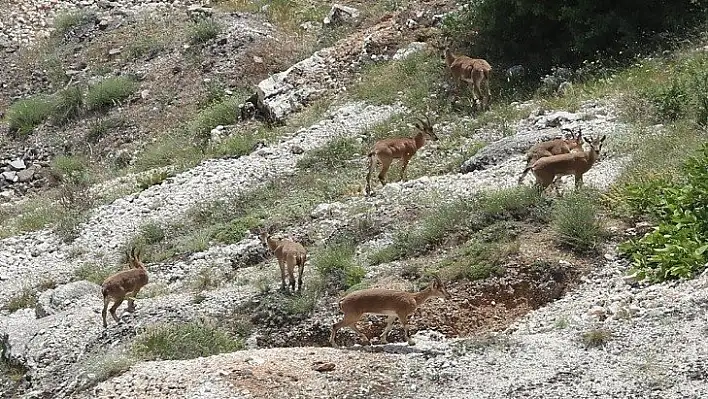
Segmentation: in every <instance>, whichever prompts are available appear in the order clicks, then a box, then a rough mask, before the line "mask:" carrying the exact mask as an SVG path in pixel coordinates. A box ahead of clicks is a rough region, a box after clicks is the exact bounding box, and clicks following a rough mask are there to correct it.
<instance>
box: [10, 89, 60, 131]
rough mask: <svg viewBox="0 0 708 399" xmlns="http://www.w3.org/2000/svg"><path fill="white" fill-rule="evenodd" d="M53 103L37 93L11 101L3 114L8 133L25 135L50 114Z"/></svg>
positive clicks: (48, 98)
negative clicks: (5, 113)
mask: <svg viewBox="0 0 708 399" xmlns="http://www.w3.org/2000/svg"><path fill="white" fill-rule="evenodd" d="M53 108H54V107H53V103H52V101H51V98H50V97H48V96H43V95H38V96H34V97H30V98H27V99H24V100H19V101H17V102H15V103H13V104H12V105H11V106H10V108H8V110H7V115H6V116H5V118H6V120H7V123H8V128H9V131H10V133H12V134H15V133H18V134H20V135H21V136H27V135H29V134H30V133H32V130H33V129H34V128H35V127H36V126H38V125H39V124H41V123H42V122H44V121H45V120H46V119H47V118H49V117H50V116H51V115H52V111H53Z"/></svg>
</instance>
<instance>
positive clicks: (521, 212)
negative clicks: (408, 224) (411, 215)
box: [369, 186, 547, 264]
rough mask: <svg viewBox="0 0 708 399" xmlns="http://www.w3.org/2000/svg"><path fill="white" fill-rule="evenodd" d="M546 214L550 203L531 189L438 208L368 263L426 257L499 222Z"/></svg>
mask: <svg viewBox="0 0 708 399" xmlns="http://www.w3.org/2000/svg"><path fill="white" fill-rule="evenodd" d="M546 213H547V200H546V199H545V198H544V197H543V196H541V195H540V194H539V193H538V191H537V190H534V189H533V188H531V187H526V186H522V187H513V188H510V189H504V190H496V191H489V192H484V193H481V194H480V195H478V197H477V198H476V199H472V200H458V201H455V202H452V203H450V204H445V205H441V206H439V207H437V208H436V209H435V210H433V211H432V212H430V213H429V214H428V215H426V216H424V217H423V220H421V221H420V222H419V223H418V224H417V227H415V228H407V229H405V230H401V231H399V232H397V233H396V235H395V236H394V242H393V244H391V245H389V246H387V247H384V248H382V249H380V250H378V251H376V252H375V253H373V254H372V255H371V256H370V257H369V261H370V262H371V263H372V264H379V263H385V262H390V261H393V260H396V259H401V258H407V257H412V256H418V255H423V254H426V253H428V252H430V251H431V250H433V249H435V248H437V247H439V246H440V245H442V244H444V243H446V242H453V243H454V242H455V241H459V240H460V239H464V238H466V237H469V236H470V235H471V234H472V233H473V232H475V231H477V230H481V229H483V228H485V227H486V226H489V225H491V224H493V223H496V222H498V221H500V220H528V219H531V221H545V219H546V217H547V216H546Z"/></svg>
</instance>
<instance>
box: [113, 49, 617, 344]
mask: <svg viewBox="0 0 708 399" xmlns="http://www.w3.org/2000/svg"><path fill="white" fill-rule="evenodd" d="M444 57H445V63H446V64H447V67H448V69H449V70H450V72H451V74H452V75H453V77H454V78H455V79H456V80H458V81H459V82H466V83H468V84H470V85H471V86H472V89H473V90H472V94H473V100H475V101H476V100H477V98H480V99H481V105H482V107H483V108H488V107H489V100H490V97H491V92H490V90H489V76H490V72H491V67H490V66H489V63H487V61H485V60H483V59H473V58H470V57H467V56H464V55H455V54H453V53H452V52H451V51H450V50H449V48H447V47H446V48H445V51H444ZM483 87H484V90H483ZM415 127H416V128H417V129H418V133H417V134H416V135H415V136H413V137H399V138H388V139H382V140H379V141H377V142H376V143H375V144H374V146H373V149H372V150H371V152H369V154H368V174H367V176H366V195H370V194H371V174H372V172H373V171H374V170H375V168H376V167H377V166H378V164H381V171H380V173H379V175H378V178H379V181H380V182H381V184H382V186H383V185H385V184H386V180H385V179H386V173H387V172H388V169H389V167H390V165H391V163H392V161H393V160H394V159H400V163H401V176H400V178H401V180H402V181H403V180H405V178H406V177H405V172H406V167H407V165H408V162H409V161H410V160H411V158H412V157H413V156H414V155H415V153H416V152H417V151H418V150H419V149H420V148H421V147H423V145H424V144H425V141H426V138H429V139H431V140H437V139H438V137H437V136H436V135H435V133H434V132H433V123H431V121H430V119H429V118H428V116H427V115H426V116H425V120H423V119H422V118H418V120H417V121H416V123H415ZM583 140H584V141H585V142H587V143H588V144H589V145H590V148H589V149H588V150H587V151H585V150H583ZM604 141H605V136H604V135H603V136H602V137H601V138H594V139H587V138H585V137H582V132H581V131H579V132H578V134H577V136H576V135H575V133H573V132H571V136H570V137H566V138H561V139H554V140H550V141H545V142H541V143H537V144H535V145H534V146H532V147H531V148H530V150H529V151H528V153H527V154H526V167H525V169H524V170H523V172H522V174H521V176H520V177H519V184H522V181H523V179H524V177H525V176H526V174H527V173H528V172H529V171H530V172H532V173H533V175H534V176H535V178H536V184H537V185H538V186H539V188H540V189H541V190H545V189H546V188H547V187H548V186H550V185H551V184H555V183H556V181H557V178H559V177H561V176H565V175H574V176H575V187H576V188H579V187H580V186H581V185H582V182H583V174H585V173H586V172H587V171H588V170H589V169H590V168H591V167H592V165H593V164H594V163H595V161H596V160H597V159H598V157H599V155H600V150H601V148H602V144H603V142H604ZM259 238H260V241H261V243H262V244H263V245H264V246H265V247H267V248H268V249H269V250H270V251H272V252H273V253H274V254H275V257H276V258H277V260H278V265H279V266H280V277H281V288H282V289H283V290H284V291H289V290H293V291H295V289H296V284H295V276H294V273H295V267H296V266H297V268H298V280H297V291H301V289H302V274H303V270H304V267H305V262H306V261H307V250H306V249H305V247H303V246H302V245H301V244H300V243H297V242H294V241H291V240H287V239H282V240H277V239H274V238H273V237H271V236H270V234H269V233H267V232H263V233H261V234H260V235H259ZM125 255H126V258H127V260H128V263H129V265H130V268H129V269H128V270H123V271H121V272H118V273H116V274H114V275H112V276H110V277H108V278H107V279H106V280H105V281H104V282H103V286H102V293H103V311H102V317H103V326H104V327H106V326H107V323H106V313H107V310H108V305H109V304H110V302H111V300H113V306H111V308H110V313H111V316H112V317H113V319H114V320H115V321H116V322H118V321H119V319H118V317H117V316H116V309H117V308H118V307H119V306H120V304H121V303H122V302H123V300H125V299H126V298H128V308H127V309H126V310H127V311H128V312H134V311H135V303H134V300H135V297H136V296H137V294H138V292H139V291H140V289H141V288H142V287H144V286H145V285H146V284H147V283H148V275H147V271H146V269H145V266H144V265H143V263H142V262H141V261H140V254H139V252H138V253H137V254H136V253H135V248H133V249H132V250H131V251H130V252H126V254H125ZM286 272H287V274H288V279H289V284H288V285H286V282H285V277H286ZM431 297H442V298H450V294H449V293H448V292H447V290H446V289H445V286H444V285H443V283H442V282H441V281H440V279H439V278H438V277H433V281H432V282H431V284H429V285H428V286H427V287H426V288H425V289H423V290H422V291H419V292H416V293H411V292H406V291H400V290H389V289H380V288H372V289H363V290H358V291H354V292H351V293H350V294H348V295H346V296H345V297H344V298H342V299H341V300H340V301H339V308H340V309H341V311H342V312H343V313H344V317H343V318H342V320H341V321H339V322H338V323H335V324H334V325H333V326H332V333H331V335H330V339H329V340H330V343H331V344H332V346H336V343H335V336H336V333H337V330H339V329H340V328H342V327H350V328H351V329H353V330H354V331H356V332H357V333H358V334H359V335H360V336H361V338H362V339H363V340H364V342H367V343H368V342H369V339H368V338H367V337H366V335H364V334H363V333H362V332H361V331H360V330H359V329H358V328H357V327H356V323H357V321H358V320H359V319H360V318H361V317H362V316H363V315H364V314H367V313H368V314H377V315H385V316H388V318H387V320H386V322H387V324H386V328H385V329H384V332H383V334H382V335H381V339H380V342H382V343H385V342H386V337H387V335H388V333H389V332H390V331H391V328H392V326H393V323H394V321H395V320H396V318H398V319H399V320H400V322H401V324H402V326H403V331H404V334H405V337H406V340H407V341H408V344H409V345H414V341H413V340H412V339H411V338H410V335H409V333H408V325H407V321H408V317H409V316H410V315H411V314H413V313H414V312H415V310H416V309H417V308H418V306H420V305H421V304H422V303H423V302H425V301H426V300H427V299H429V298H431Z"/></svg>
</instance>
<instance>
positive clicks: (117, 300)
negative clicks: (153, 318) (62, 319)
mask: <svg viewBox="0 0 708 399" xmlns="http://www.w3.org/2000/svg"><path fill="white" fill-rule="evenodd" d="M126 257H127V259H128V264H129V265H130V267H131V268H130V269H129V270H123V271H120V272H118V273H116V274H114V275H112V276H109V277H108V278H106V279H105V280H104V281H103V285H102V290H101V292H102V293H103V311H102V312H101V316H102V318H103V327H107V326H108V323H106V310H107V309H108V304H109V303H110V301H111V300H113V306H111V316H113V320H115V321H116V323H117V322H119V320H118V316H116V309H118V306H120V304H121V303H123V300H124V299H125V298H126V297H128V308H127V309H126V310H127V311H128V312H131V313H132V312H134V311H135V298H136V297H137V295H138V292H139V291H140V289H141V288H143V287H144V286H145V285H146V284H147V283H148V274H147V270H145V265H143V263H142V262H141V261H140V252H138V254H137V255H136V254H135V248H133V249H132V250H131V251H130V253H128V252H127V251H126Z"/></svg>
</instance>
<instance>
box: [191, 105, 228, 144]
mask: <svg viewBox="0 0 708 399" xmlns="http://www.w3.org/2000/svg"><path fill="white" fill-rule="evenodd" d="M237 119H238V104H236V101H233V100H226V101H222V102H219V103H215V104H212V105H210V106H208V107H207V108H205V109H203V110H202V111H201V112H199V114H198V115H197V117H196V118H195V119H194V120H193V121H192V122H191V123H190V125H189V131H190V132H192V134H194V136H195V137H196V138H197V140H198V141H200V142H202V143H206V142H208V140H209V138H210V135H211V130H212V129H214V128H215V127H217V126H218V125H230V124H233V123H235V122H236V120H237Z"/></svg>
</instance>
